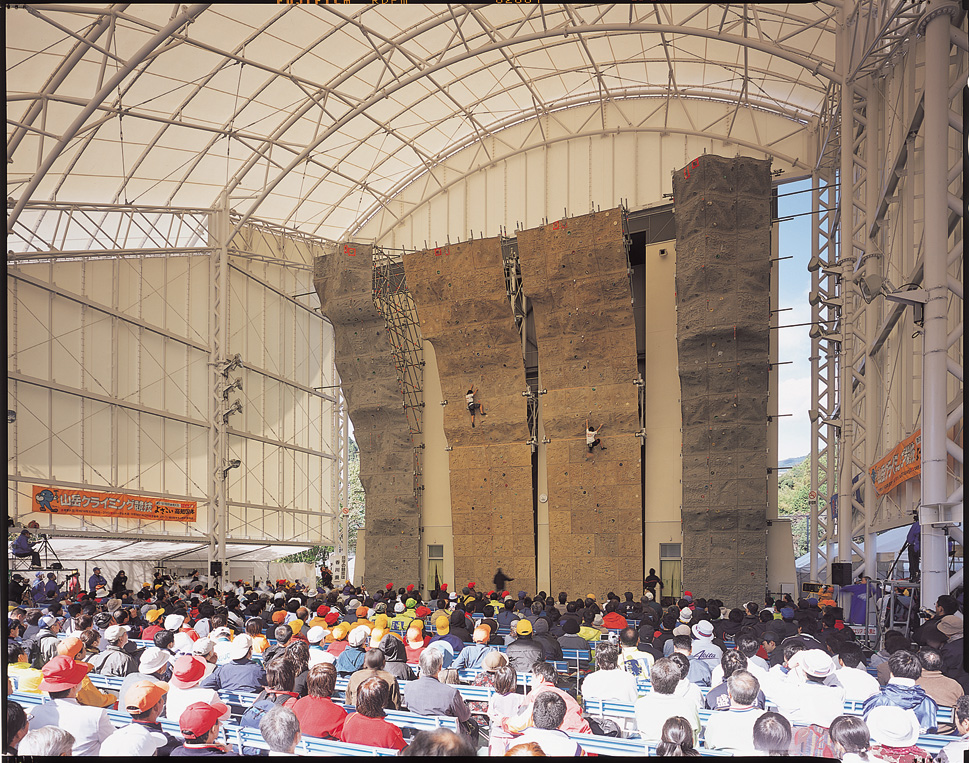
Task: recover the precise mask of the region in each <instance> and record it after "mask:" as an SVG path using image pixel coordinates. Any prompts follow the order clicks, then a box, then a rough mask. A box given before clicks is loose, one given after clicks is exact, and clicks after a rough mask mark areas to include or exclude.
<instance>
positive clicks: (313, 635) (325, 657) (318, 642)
mask: <svg viewBox="0 0 969 763" xmlns="http://www.w3.org/2000/svg"><path fill="white" fill-rule="evenodd" d="M329 635H330V631H329V630H327V629H326V628H324V627H323V626H321V625H314V626H313V627H312V628H310V629H309V630H308V631H306V640H307V641H308V642H309V645H310V667H313V666H314V665H319V664H320V663H323V662H328V663H330V665H333V664H335V663H336V657H334V656H333V655H332V654H330V653H329V652H328V651H326V649H325V647H324V646H323V643H324V641H323V639H325V638H326V637H327V636H329Z"/></svg>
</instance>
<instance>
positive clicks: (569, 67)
mask: <svg viewBox="0 0 969 763" xmlns="http://www.w3.org/2000/svg"><path fill="white" fill-rule="evenodd" d="M839 5H840V4H835V3H831V2H818V3H810V4H806V5H805V4H800V3H791V4H785V3H780V4H770V5H764V4H752V5H750V4H743V5H741V4H736V5H735V4H728V5H704V4H696V5H682V4H678V3H676V4H653V3H649V4H647V3H642V4H639V3H634V4H607V5H601V4H597V3H593V4H563V5H546V4H541V5H539V4H535V5H531V4H529V5H514V4H480V5H471V4H469V5H458V4H434V5H410V4H408V5H389V4H373V5H369V4H368V5H348V6H344V5H339V4H321V5H315V4H305V5H303V4H281V5H274V4H254V5H249V4H244V5H236V4H219V5H204V4H203V5H194V6H191V7H189V6H180V5H177V4H176V5H164V4H140V3H139V4H128V3H119V4H115V5H111V6H97V5H85V4H75V5H52V6H43V5H37V6H24V7H21V8H16V9H14V8H10V9H8V10H7V17H6V21H7V31H8V34H7V39H6V53H7V72H6V73H7V113H8V117H9V118H8V129H7V135H8V157H9V159H10V163H8V167H7V172H8V194H9V195H10V196H11V198H12V199H13V202H14V203H13V205H12V206H14V209H13V213H12V215H11V216H12V218H14V219H16V218H17V216H18V215H19V213H20V211H21V210H22V208H23V206H24V205H25V204H26V202H27V201H28V200H41V199H43V200H60V201H85V202H94V203H105V204H108V203H132V204H135V203H137V204H141V205H163V206H168V205H174V206H182V207H199V206H202V207H212V206H215V204H216V202H217V201H218V200H219V198H220V194H221V193H222V192H223V189H225V190H226V191H228V193H229V194H230V204H231V206H232V207H233V208H234V209H236V211H237V212H238V213H239V214H240V215H241V216H242V218H243V221H245V219H248V217H249V216H256V217H258V218H259V219H262V220H267V221H270V222H275V223H280V224H283V225H286V226H289V227H292V228H297V229H299V230H301V231H303V232H307V233H312V234H316V235H320V236H324V237H327V238H331V239H334V240H337V239H341V238H345V237H347V236H349V235H352V234H353V232H354V231H355V230H357V229H359V228H360V226H361V225H362V224H363V222H364V221H365V220H366V219H367V218H368V216H370V215H372V214H373V213H374V212H375V211H376V210H377V209H378V208H379V207H381V206H384V205H386V204H387V203H388V201H389V200H390V199H392V198H393V197H394V196H395V194H397V193H399V192H400V191H401V189H403V188H405V187H406V186H407V185H408V184H410V183H412V182H413V181H414V179H415V178H417V177H419V176H421V175H423V174H425V173H431V175H432V176H434V169H435V166H436V165H437V164H438V162H440V161H441V160H442V159H444V158H446V157H448V156H450V155H451V154H453V153H455V152H456V151H458V150H460V149H461V148H462V147H465V146H467V145H470V144H475V143H478V144H480V145H481V146H482V149H483V150H485V151H494V150H496V148H495V143H493V142H492V141H494V140H497V141H499V143H500V131H501V130H502V129H503V128H504V127H507V126H509V125H511V124H514V123H518V122H521V121H523V120H534V119H536V118H540V117H543V116H549V115H551V116H552V117H553V118H554V113H555V112H556V111H558V110H561V109H564V108H569V107H570V106H577V105H581V104H587V103H590V102H593V103H595V102H598V103H602V104H605V103H611V104H614V105H616V106H617V107H618V109H619V112H620V113H621V114H623V116H624V118H625V119H626V121H627V123H628V124H629V125H633V124H634V123H635V122H636V121H638V120H639V119H641V118H642V110H643V109H647V110H648V111H649V112H653V111H654V110H655V109H666V110H667V112H668V113H667V120H668V122H669V123H670V124H671V125H672V124H679V125H685V126H686V128H687V129H690V130H694V131H696V132H698V133H702V131H703V130H704V129H707V128H709V127H710V126H708V125H703V124H697V123H695V118H694V116H693V115H692V114H691V110H690V107H689V104H690V102H691V101H694V102H695V101H696V100H720V101H725V102H728V103H736V104H737V105H738V108H739V105H740V104H741V103H742V104H744V105H745V106H747V107H750V108H752V109H754V111H755V112H756V111H765V112H771V113H773V114H778V115H782V116H784V117H785V118H786V119H789V120H790V122H791V131H792V133H794V132H797V131H799V130H803V129H805V128H806V125H808V123H809V121H810V120H812V119H815V118H817V117H818V115H819V114H820V112H821V110H822V108H823V105H824V103H825V93H826V90H827V89H828V87H829V85H830V83H831V81H832V80H837V79H838V78H837V75H835V71H834V70H835V63H834V62H835V52H836V51H835V47H836V44H835V31H836V28H837V14H838V13H839ZM642 99H652V100H649V101H643V100H642ZM624 103H625V104H626V105H625V106H624V105H623V104H624ZM734 116H735V117H736V114H735V115H734ZM621 126H622V125H618V126H617V127H621ZM605 127H607V126H606V125H605V124H604V125H603V128H605ZM726 129H727V131H728V134H733V131H734V129H736V130H737V134H738V136H740V135H741V133H744V134H743V137H745V138H746V137H749V135H747V133H749V128H748V127H747V124H746V123H745V124H744V126H743V127H741V126H740V125H739V124H738V125H737V127H736V128H735V127H734V125H733V123H731V125H729V126H728V127H727V128H726ZM755 131H756V128H755ZM435 179H436V180H438V179H437V178H436V177H435ZM438 182H439V183H441V182H443V181H442V180H438Z"/></svg>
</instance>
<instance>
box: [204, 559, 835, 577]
mask: <svg viewBox="0 0 969 763" xmlns="http://www.w3.org/2000/svg"><path fill="white" fill-rule="evenodd" d="M849 566H850V565H849ZM848 572H849V573H850V572H851V570H850V569H849V570H848ZM209 574H210V575H221V574H222V562H212V566H211V567H210V568H209Z"/></svg>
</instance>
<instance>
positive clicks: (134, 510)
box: [33, 485, 198, 522]
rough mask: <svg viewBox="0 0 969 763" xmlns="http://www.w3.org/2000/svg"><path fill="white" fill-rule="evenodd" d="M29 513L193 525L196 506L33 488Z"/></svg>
mask: <svg viewBox="0 0 969 763" xmlns="http://www.w3.org/2000/svg"><path fill="white" fill-rule="evenodd" d="M33 510H34V511H49V512H50V513H52V514H75V515H77V514H82V515H84V516H88V517H120V518H123V519H147V520H152V521H166V522H194V521H195V519H196V514H197V510H198V502H197V501H171V500H168V499H167V498H148V497H146V496H140V495H128V494H127V493H101V492H97V491H94V490H79V489H77V488H72V487H44V486H42V485H34V493H33Z"/></svg>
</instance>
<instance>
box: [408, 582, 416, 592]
mask: <svg viewBox="0 0 969 763" xmlns="http://www.w3.org/2000/svg"><path fill="white" fill-rule="evenodd" d="M413 592H414V584H413V583H410V584H409V585H408V586H407V593H413Z"/></svg>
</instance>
